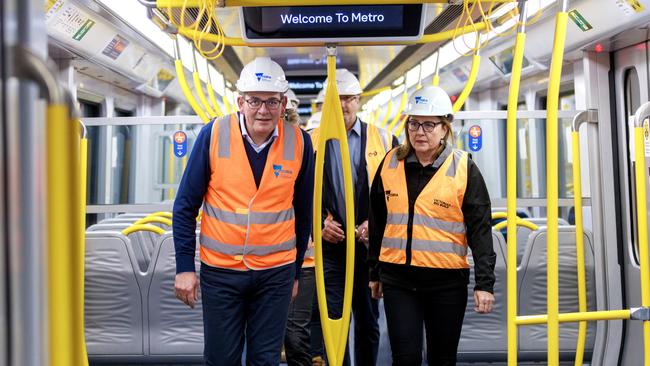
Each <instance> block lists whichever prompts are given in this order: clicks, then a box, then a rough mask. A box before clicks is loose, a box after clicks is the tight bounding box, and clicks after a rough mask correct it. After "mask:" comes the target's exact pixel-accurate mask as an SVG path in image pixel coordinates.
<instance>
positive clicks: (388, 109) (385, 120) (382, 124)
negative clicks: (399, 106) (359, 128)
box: [377, 98, 393, 128]
mask: <svg viewBox="0 0 650 366" xmlns="http://www.w3.org/2000/svg"><path fill="white" fill-rule="evenodd" d="M392 111H393V99H392V98H391V99H390V100H389V101H388V107H386V115H384V118H383V119H382V120H381V122H380V123H378V124H377V125H378V126H379V127H381V128H386V124H387V123H388V117H390V113H391V112H392Z"/></svg>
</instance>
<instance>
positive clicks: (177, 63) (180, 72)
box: [174, 38, 210, 123]
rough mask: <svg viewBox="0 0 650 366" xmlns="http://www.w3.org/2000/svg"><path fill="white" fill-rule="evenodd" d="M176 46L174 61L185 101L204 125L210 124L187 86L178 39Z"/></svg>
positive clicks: (175, 42)
mask: <svg viewBox="0 0 650 366" xmlns="http://www.w3.org/2000/svg"><path fill="white" fill-rule="evenodd" d="M174 44H175V46H176V47H175V48H174V50H175V52H176V54H175V55H174V56H175V60H174V66H175V67H176V76H177V77H178V83H179V84H180V86H181V89H182V90H183V95H185V99H187V102H188V103H190V107H192V110H193V111H194V113H196V115H197V116H199V118H201V121H203V122H204V123H208V122H209V121H210V118H209V117H208V115H207V114H206V113H205V111H204V110H203V109H201V106H200V105H199V103H198V102H197V101H196V99H195V98H194V95H193V94H192V91H191V90H190V87H189V85H187V80H186V79H185V70H184V68H183V62H182V61H181V50H180V46H179V45H178V38H176V39H175V40H174Z"/></svg>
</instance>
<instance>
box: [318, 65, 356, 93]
mask: <svg viewBox="0 0 650 366" xmlns="http://www.w3.org/2000/svg"><path fill="white" fill-rule="evenodd" d="M325 85H327V79H325ZM336 87H337V88H338V90H339V95H359V94H361V92H362V90H361V84H359V79H357V77H356V76H354V74H353V73H351V72H350V71H348V69H336Z"/></svg>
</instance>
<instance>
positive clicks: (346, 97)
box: [339, 95, 358, 103]
mask: <svg viewBox="0 0 650 366" xmlns="http://www.w3.org/2000/svg"><path fill="white" fill-rule="evenodd" d="M357 98H358V97H357V96H356V95H339V100H340V101H341V103H350V102H352V101H356V100H357Z"/></svg>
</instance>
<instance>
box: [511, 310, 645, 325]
mask: <svg viewBox="0 0 650 366" xmlns="http://www.w3.org/2000/svg"><path fill="white" fill-rule="evenodd" d="M631 314H632V311H630V310H603V311H585V312H578V313H562V314H559V315H558V320H559V322H560V323H572V322H585V321H590V320H591V321H594V320H625V319H630V316H631ZM546 322H548V316H547V315H546V314H542V315H522V316H518V317H517V325H535V324H546Z"/></svg>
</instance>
